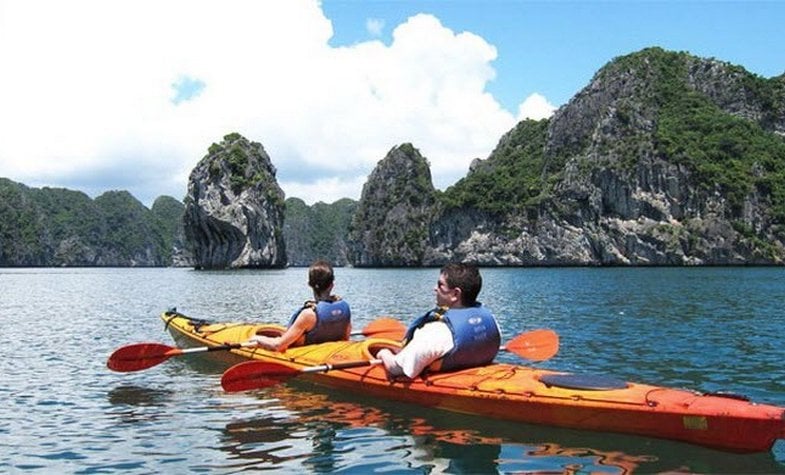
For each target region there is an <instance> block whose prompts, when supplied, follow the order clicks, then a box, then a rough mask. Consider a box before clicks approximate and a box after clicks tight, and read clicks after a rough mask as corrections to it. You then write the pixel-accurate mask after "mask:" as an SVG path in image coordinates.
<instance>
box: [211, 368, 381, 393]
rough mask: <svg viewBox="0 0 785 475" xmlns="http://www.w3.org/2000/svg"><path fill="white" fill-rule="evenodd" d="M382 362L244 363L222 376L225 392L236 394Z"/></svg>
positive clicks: (222, 385)
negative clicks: (294, 365) (298, 365)
mask: <svg viewBox="0 0 785 475" xmlns="http://www.w3.org/2000/svg"><path fill="white" fill-rule="evenodd" d="M381 362H382V360H360V361H346V362H343V363H334V364H323V365H319V366H309V367H307V368H302V369H294V368H290V367H289V366H286V365H284V364H281V363H274V362H270V361H244V362H242V363H239V364H236V365H234V366H232V367H231V368H229V369H227V370H226V371H225V372H224V374H223V376H221V387H223V388H224V391H226V392H230V393H234V392H239V391H248V390H251V389H262V388H267V387H270V386H275V385H276V384H280V383H283V382H285V381H286V380H288V379H289V378H293V377H295V376H299V375H301V374H307V373H326V372H328V371H332V370H334V369H348V368H359V367H362V366H373V365H377V364H381Z"/></svg>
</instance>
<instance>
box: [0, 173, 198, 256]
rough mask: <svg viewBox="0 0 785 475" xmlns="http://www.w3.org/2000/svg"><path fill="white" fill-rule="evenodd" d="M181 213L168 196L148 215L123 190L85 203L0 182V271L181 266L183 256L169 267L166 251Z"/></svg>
mask: <svg viewBox="0 0 785 475" xmlns="http://www.w3.org/2000/svg"><path fill="white" fill-rule="evenodd" d="M182 213H183V205H182V203H180V202H178V201H177V200H175V199H174V198H170V197H160V198H159V199H158V200H156V203H155V204H154V205H153V208H152V209H150V210H148V209H147V208H146V207H145V206H144V205H142V203H140V202H139V201H138V200H136V198H134V197H133V196H131V195H130V194H129V193H128V192H126V191H109V192H106V193H104V194H102V195H101V196H98V197H97V198H95V199H91V198H90V197H89V196H87V195H86V194H84V193H82V192H79V191H73V190H67V189H63V188H48V187H46V188H41V189H38V188H29V187H27V186H25V185H22V184H20V183H14V182H12V181H11V180H7V179H2V178H0V266H3V267H16V266H24V267H39V266H47V267H50V266H117V267H133V266H170V265H177V264H178V263H179V264H185V265H187V264H188V260H187V256H183V255H179V254H178V256H177V259H179V260H178V261H177V262H175V256H174V255H173V251H172V249H173V247H174V246H175V243H176V242H177V240H178V238H177V235H182V226H181V225H180V222H181V221H180V218H181V216H182ZM179 243H180V246H182V240H180V241H179ZM175 254H176V253H175Z"/></svg>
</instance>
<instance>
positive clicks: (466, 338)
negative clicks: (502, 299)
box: [404, 302, 501, 371]
mask: <svg viewBox="0 0 785 475" xmlns="http://www.w3.org/2000/svg"><path fill="white" fill-rule="evenodd" d="M435 321H442V322H444V323H445V324H447V327H448V328H449V329H450V332H452V340H453V348H452V350H450V351H449V352H447V354H446V355H444V356H443V357H441V358H440V359H439V360H437V361H435V362H434V363H432V364H431V365H430V366H429V367H428V369H429V370H431V371H454V370H458V369H464V368H473V367H475V366H482V365H486V364H488V363H490V362H492V361H493V359H494V358H495V357H496V353H497V352H498V351H499V345H500V344H501V335H500V334H499V327H498V325H497V324H496V319H495V318H494V317H493V314H492V313H491V312H490V311H489V310H488V309H486V308H485V307H483V306H482V304H481V303H479V302H477V304H476V305H474V306H472V307H465V308H451V309H448V308H447V307H437V308H435V309H433V310H431V311H429V312H428V313H426V314H425V315H423V316H422V317H420V318H418V319H417V320H415V321H414V322H413V323H412V324H411V325H410V326H409V328H408V329H407V330H406V336H405V337H404V344H406V343H408V342H409V341H411V338H412V336H414V331H415V330H417V329H418V328H420V327H422V326H423V325H425V324H426V323H429V322H435Z"/></svg>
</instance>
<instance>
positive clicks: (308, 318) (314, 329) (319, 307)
mask: <svg viewBox="0 0 785 475" xmlns="http://www.w3.org/2000/svg"><path fill="white" fill-rule="evenodd" d="M334 281H335V275H334V273H333V268H332V266H331V265H330V263H329V262H327V261H324V260H317V261H316V262H314V263H313V264H311V267H310V268H309V269H308V285H309V286H310V287H311V289H313V300H308V301H306V302H305V304H303V306H302V307H301V308H299V309H298V310H297V311H296V312H294V314H293V315H292V318H291V319H290V320H289V326H288V328H287V329H286V331H285V332H284V333H283V334H282V335H281V336H276V337H269V336H264V335H257V336H255V337H253V338H252V339H251V341H255V342H257V344H258V346H260V347H261V348H264V349H266V350H271V351H286V349H287V348H289V347H290V346H301V345H311V344H314V343H324V342H326V341H339V340H348V339H349V335H350V334H351V331H352V325H351V315H352V313H351V309H350V308H349V304H348V303H347V302H346V301H345V300H341V298H340V297H338V296H337V295H332V290H333V285H334Z"/></svg>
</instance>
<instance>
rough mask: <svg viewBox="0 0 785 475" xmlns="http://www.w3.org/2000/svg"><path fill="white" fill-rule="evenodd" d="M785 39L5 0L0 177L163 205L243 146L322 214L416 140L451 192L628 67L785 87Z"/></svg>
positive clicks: (689, 6)
mask: <svg viewBox="0 0 785 475" xmlns="http://www.w3.org/2000/svg"><path fill="white" fill-rule="evenodd" d="M782 25H785V1H776V0H771V1H735V2H734V1H677V0H672V1H665V0H662V1H626V2H622V1H549V2H545V1H523V0H451V1H448V0H439V1H407V0H397V1H394V0H387V1H383V0H324V1H309V0H220V1H217V0H215V1H205V0H68V1H62V0H0V65H2V66H1V70H0V177H4V178H9V179H11V180H13V181H16V182H20V183H23V184H25V185H27V186H31V187H43V186H51V187H63V188H69V189H73V190H79V191H83V192H85V193H87V194H88V195H90V196H91V197H96V196H98V195H100V194H101V193H103V192H106V191H110V190H127V191H129V192H130V193H131V194H133V195H134V196H135V197H136V198H137V199H139V200H140V201H141V202H142V203H144V204H145V205H146V206H148V207H149V206H151V205H152V203H153V200H154V199H155V198H156V197H158V196H160V195H169V196H172V197H174V198H177V199H183V198H184V197H185V195H186V193H187V185H188V176H189V174H190V172H191V170H192V169H193V168H194V167H195V166H196V164H197V163H198V162H199V161H200V160H201V159H202V158H203V157H204V156H205V155H206V154H207V150H208V148H209V147H210V145H211V144H213V143H219V142H220V141H221V140H222V138H223V136H225V135H227V134H229V133H232V132H238V133H240V134H242V135H243V136H245V137H246V138H248V139H249V140H252V141H255V142H259V143H261V144H262V145H263V146H264V148H265V150H266V151H267V153H268V155H269V156H270V158H271V161H272V163H273V165H274V166H275V167H276V169H277V175H276V178H277V180H278V183H279V185H280V186H281V188H282V189H283V190H284V192H285V194H286V196H287V198H288V197H298V198H301V199H303V200H304V201H305V202H306V203H308V204H313V203H315V202H318V201H322V202H325V203H332V202H334V201H336V200H338V199H340V198H352V199H359V198H360V195H361V191H362V186H363V184H364V183H365V182H366V180H367V178H368V176H369V175H370V173H371V171H372V170H373V168H374V167H375V166H376V164H377V163H378V162H379V161H380V160H382V159H383V158H384V157H385V156H386V154H387V152H389V151H390V150H391V149H392V148H393V147H395V146H397V145H400V144H402V143H407V142H408V143H412V144H413V145H414V146H415V147H416V148H417V149H419V151H420V153H421V154H422V155H423V156H424V157H426V158H427V159H428V161H429V163H430V166H431V174H432V177H433V182H434V185H435V186H436V187H437V188H439V189H445V188H446V187H448V186H450V185H452V184H454V183H455V182H456V181H457V180H459V179H460V178H462V177H464V176H465V175H466V173H467V172H468V168H469V165H470V163H471V162H472V160H474V159H475V158H481V159H485V158H487V157H488V156H489V154H490V153H491V152H492V151H493V149H494V147H495V146H496V144H497V143H498V141H499V139H500V138H501V137H502V135H503V134H504V133H506V132H507V131H509V130H510V129H512V128H513V127H514V126H515V124H516V123H518V122H519V121H520V120H522V119H525V118H532V119H541V118H545V117H549V116H550V115H551V114H552V113H553V112H554V111H555V110H556V109H557V108H559V107H561V106H563V105H565V104H566V103H567V102H568V101H569V100H570V99H571V98H572V97H573V96H574V95H575V94H576V93H578V92H579V91H580V90H581V89H582V88H584V87H585V86H587V85H588V83H589V81H590V80H591V78H592V76H593V75H594V74H595V73H596V72H597V71H598V70H599V69H600V68H602V67H603V66H604V65H605V64H607V63H608V62H609V61H611V60H613V59H614V58H616V57H619V56H623V55H627V54H630V53H634V52H636V51H640V50H641V49H643V48H647V47H651V46H659V47H662V48H664V49H667V50H672V51H686V52H689V53H691V54H694V55H696V56H701V57H707V58H715V59H718V60H722V61H727V62H729V63H732V64H736V65H739V66H742V67H744V68H745V69H747V70H748V71H750V72H752V73H755V74H758V75H760V76H762V77H765V78H769V77H773V76H778V75H780V74H783V73H785V49H784V48H783V45H785V41H783V39H784V38H783V36H785V35H783V30H785V28H783V26H782Z"/></svg>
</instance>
